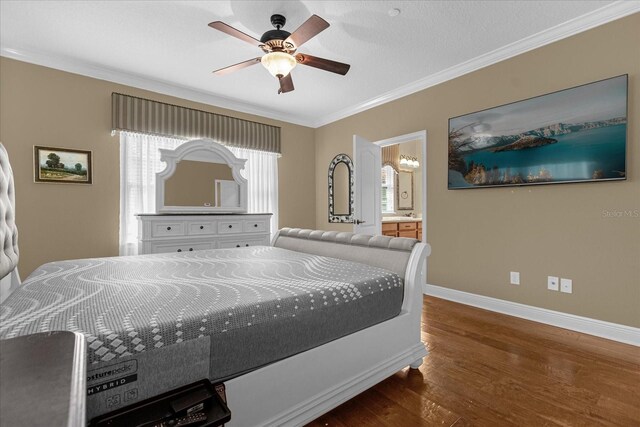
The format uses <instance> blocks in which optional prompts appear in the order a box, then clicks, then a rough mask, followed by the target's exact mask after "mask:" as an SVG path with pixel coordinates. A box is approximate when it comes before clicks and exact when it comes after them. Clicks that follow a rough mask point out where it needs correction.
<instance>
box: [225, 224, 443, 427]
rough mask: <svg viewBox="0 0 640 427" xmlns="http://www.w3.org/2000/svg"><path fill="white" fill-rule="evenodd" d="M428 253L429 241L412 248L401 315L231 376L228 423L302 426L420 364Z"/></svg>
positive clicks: (235, 425) (234, 426) (239, 426)
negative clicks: (262, 366) (408, 367)
mask: <svg viewBox="0 0 640 427" xmlns="http://www.w3.org/2000/svg"><path fill="white" fill-rule="evenodd" d="M278 235H279V233H277V234H276V236H275V237H274V239H273V242H272V244H273V243H275V241H276V240H277V239H278ZM430 252H431V248H430V247H429V245H428V244H425V243H417V244H416V245H415V246H414V247H413V250H412V253H411V255H410V258H409V262H408V264H407V270H406V273H405V277H404V300H403V303H402V310H401V312H400V314H399V315H398V316H396V317H394V318H393V319H390V320H387V321H385V322H382V323H379V324H377V325H374V326H371V327H369V328H366V329H363V330H361V331H359V332H356V333H353V334H350V335H348V336H345V337H343V338H340V339H337V340H335V341H331V342H329V343H327V344H324V345H322V346H320V347H316V348H314V349H311V350H308V351H305V352H303V353H300V354H297V355H295V356H291V357H288V358H286V359H284V360H281V361H279V362H276V363H273V364H271V365H268V366H265V367H264V368H261V369H258V370H255V371H252V372H249V373H247V374H245V375H242V376H240V377H237V378H234V379H232V380H229V381H227V382H226V383H225V384H226V388H227V400H228V402H229V408H230V409H231V414H232V415H231V421H230V422H229V423H228V424H227V425H228V426H229V427H250V426H299V425H304V424H305V423H308V422H310V421H312V420H314V419H316V418H318V417H319V416H321V415H322V414H324V413H326V412H328V411H329V410H331V409H333V408H335V407H336V406H338V405H340V404H341V403H343V402H346V401H347V400H349V399H351V398H352V397H354V396H356V395H357V394H359V393H361V392H363V391H365V390H366V389H368V388H370V387H371V386H373V385H375V384H377V383H379V382H380V381H382V380H384V379H385V378H387V377H389V376H391V375H392V374H394V373H395V372H397V371H399V370H401V369H403V368H406V367H407V366H410V367H411V368H413V369H417V368H418V367H419V366H420V365H421V364H422V359H423V357H425V356H426V355H427V349H426V348H425V346H424V344H423V343H422V341H421V340H420V329H421V328H420V322H421V315H422V283H423V277H422V266H423V265H424V261H425V259H426V257H427V256H428V255H429V254H430Z"/></svg>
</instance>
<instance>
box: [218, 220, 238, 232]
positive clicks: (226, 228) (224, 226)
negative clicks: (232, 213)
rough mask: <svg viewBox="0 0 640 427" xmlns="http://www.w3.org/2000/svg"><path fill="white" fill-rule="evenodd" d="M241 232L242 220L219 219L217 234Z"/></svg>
mask: <svg viewBox="0 0 640 427" xmlns="http://www.w3.org/2000/svg"><path fill="white" fill-rule="evenodd" d="M237 233H242V221H219V222H218V234H237Z"/></svg>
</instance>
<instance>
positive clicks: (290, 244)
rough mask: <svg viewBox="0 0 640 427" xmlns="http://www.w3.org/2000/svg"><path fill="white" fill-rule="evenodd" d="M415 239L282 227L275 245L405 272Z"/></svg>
mask: <svg viewBox="0 0 640 427" xmlns="http://www.w3.org/2000/svg"><path fill="white" fill-rule="evenodd" d="M416 243H418V240H416V239H408V238H405V237H388V236H369V235H366V234H355V233H348V232H338V231H322V230H305V229H301V228H283V229H281V230H280V231H279V233H278V237H277V238H276V240H275V242H274V246H276V247H279V248H284V249H290V250H294V251H298V252H305V253H310V254H315V255H322V256H329V257H333V258H341V259H346V260H349V261H355V262H360V263H362V264H368V265H372V266H376V267H382V268H385V269H387V270H391V271H393V272H394V273H397V274H399V275H400V276H401V277H404V276H405V272H406V269H407V264H408V263H409V258H410V256H411V251H412V250H413V247H414V246H415V245H416Z"/></svg>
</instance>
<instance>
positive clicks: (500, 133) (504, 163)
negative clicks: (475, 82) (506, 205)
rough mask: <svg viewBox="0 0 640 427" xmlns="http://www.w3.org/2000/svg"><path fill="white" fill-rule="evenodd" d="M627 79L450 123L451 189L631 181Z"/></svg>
mask: <svg viewBox="0 0 640 427" xmlns="http://www.w3.org/2000/svg"><path fill="white" fill-rule="evenodd" d="M626 147H627V75H626V74H625V75H622V76H618V77H613V78H610V79H606V80H600V81H597V82H594V83H589V84H585V85H582V86H577V87H573V88H570V89H564V90H561V91H558V92H553V93H549V94H546V95H541V96H537V97H535V98H529V99H525V100H523V101H518V102H513V103H511V104H506V105H501V106H499V107H494V108H489V109H487V110H482V111H478V112H476V113H470V114H465V115H463V116H458V117H453V118H451V119H449V180H448V182H449V189H462V188H482V187H502V186H514V185H517V186H519V185H534V184H558V183H569V182H586V181H611V180H624V179H626V173H627V171H626Z"/></svg>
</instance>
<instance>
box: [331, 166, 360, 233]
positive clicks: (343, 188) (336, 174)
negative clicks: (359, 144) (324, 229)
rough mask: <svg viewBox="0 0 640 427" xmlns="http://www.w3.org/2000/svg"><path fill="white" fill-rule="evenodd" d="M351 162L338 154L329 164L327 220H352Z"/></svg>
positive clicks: (348, 221)
mask: <svg viewBox="0 0 640 427" xmlns="http://www.w3.org/2000/svg"><path fill="white" fill-rule="evenodd" d="M353 179H354V177H353V162H352V161H351V158H350V157H349V156H347V155H346V154H338V155H337V156H335V157H334V158H333V160H331V163H330V164H329V222H347V223H350V222H353V184H354V182H353Z"/></svg>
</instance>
